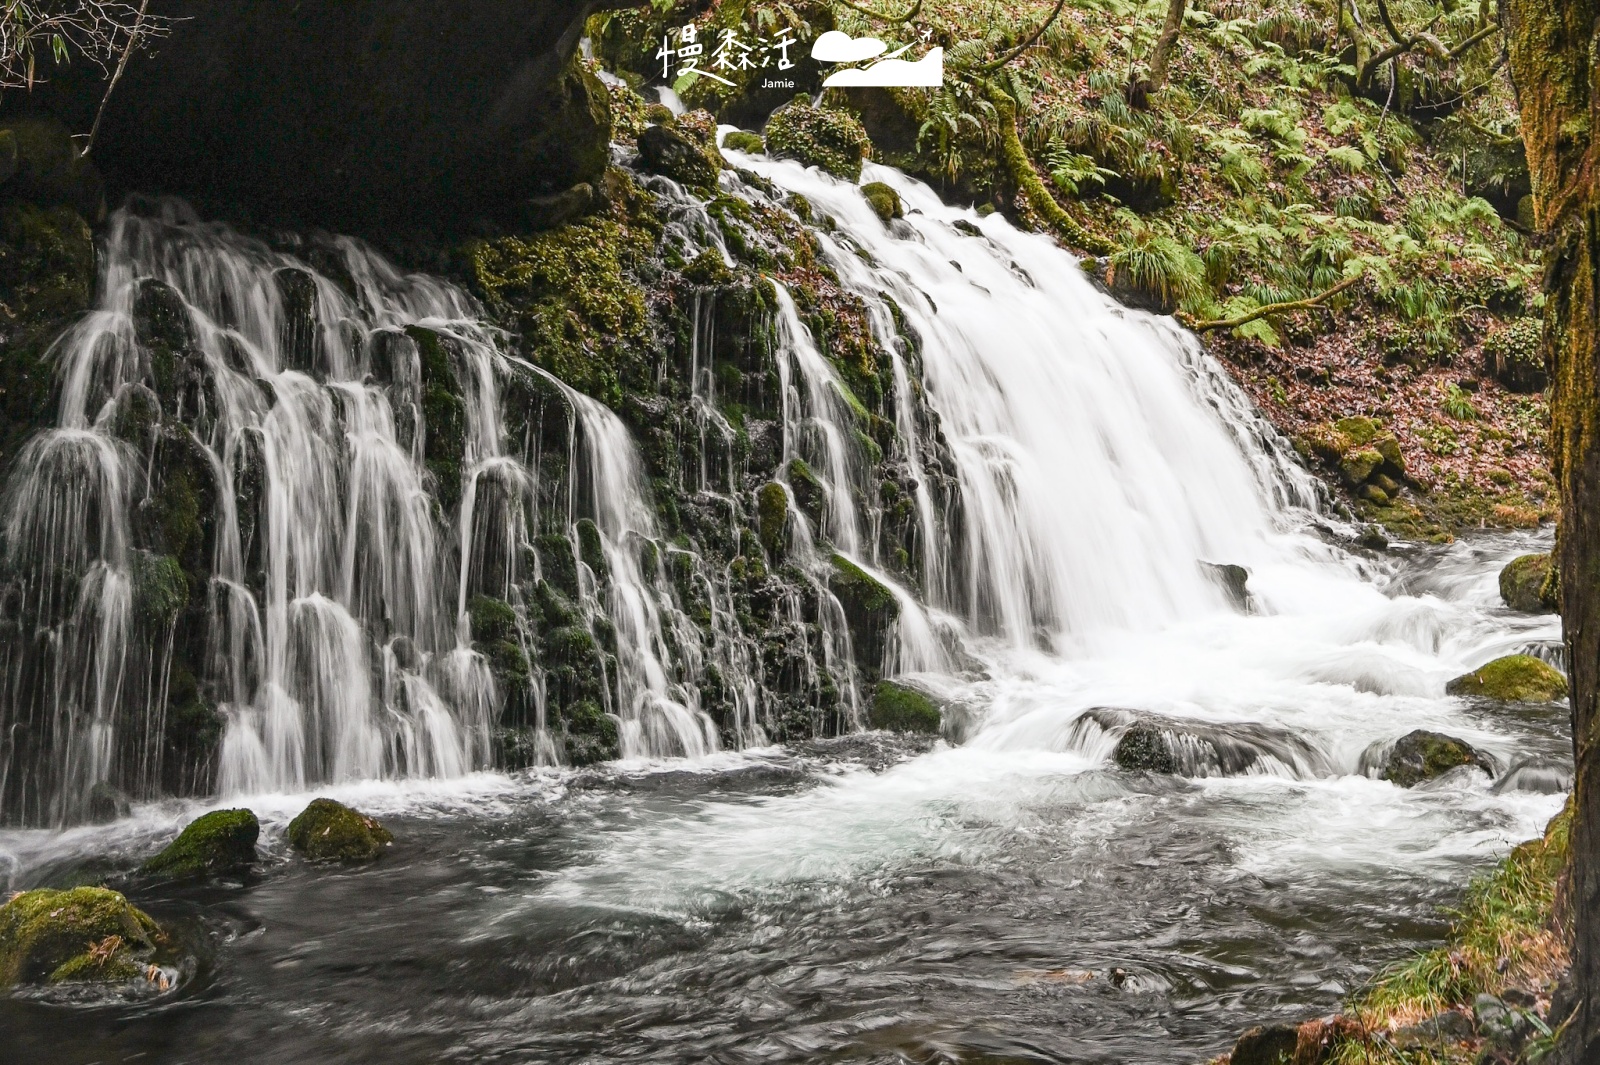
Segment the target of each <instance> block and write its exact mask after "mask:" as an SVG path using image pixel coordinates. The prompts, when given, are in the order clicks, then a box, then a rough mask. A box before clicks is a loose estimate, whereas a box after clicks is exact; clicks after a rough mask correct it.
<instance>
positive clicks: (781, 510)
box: [756, 481, 789, 557]
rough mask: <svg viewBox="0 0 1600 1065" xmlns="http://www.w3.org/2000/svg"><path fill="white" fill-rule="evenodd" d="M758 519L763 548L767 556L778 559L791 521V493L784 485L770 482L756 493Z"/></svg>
mask: <svg viewBox="0 0 1600 1065" xmlns="http://www.w3.org/2000/svg"><path fill="white" fill-rule="evenodd" d="M756 519H757V522H758V524H759V531H760V535H761V546H762V547H764V548H766V550H767V554H769V555H771V556H773V557H777V555H778V553H779V552H780V551H782V550H783V542H784V531H785V529H786V527H787V525H788V521H789V493H787V492H785V491H784V490H783V485H781V484H779V483H778V482H776V481H769V482H768V483H766V484H764V485H762V486H761V488H760V490H759V491H757V492H756Z"/></svg>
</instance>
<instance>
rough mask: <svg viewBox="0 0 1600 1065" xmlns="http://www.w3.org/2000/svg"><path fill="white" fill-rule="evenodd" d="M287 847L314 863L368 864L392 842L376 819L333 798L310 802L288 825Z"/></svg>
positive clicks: (379, 855)
mask: <svg viewBox="0 0 1600 1065" xmlns="http://www.w3.org/2000/svg"><path fill="white" fill-rule="evenodd" d="M288 836H289V845H290V846H291V847H293V848H294V849H295V850H297V851H299V852H300V853H301V854H304V855H305V856H306V857H307V858H309V859H311V860H312V861H314V862H370V861H372V860H373V859H374V858H378V857H381V856H382V854H383V852H384V851H386V850H388V849H389V844H391V843H393V842H394V834H393V833H391V832H390V831H389V830H388V829H387V828H384V827H383V825H382V824H381V823H379V822H378V821H377V820H376V819H375V818H371V817H368V816H367V815H366V814H364V813H361V812H360V811H358V810H352V809H351V808H350V807H348V806H346V805H344V804H343V803H340V802H335V801H334V800H332V799H313V800H311V805H310V806H307V807H306V808H305V810H304V811H302V812H301V814H300V816H299V817H296V818H295V819H294V820H293V821H290V822H289V832H288Z"/></svg>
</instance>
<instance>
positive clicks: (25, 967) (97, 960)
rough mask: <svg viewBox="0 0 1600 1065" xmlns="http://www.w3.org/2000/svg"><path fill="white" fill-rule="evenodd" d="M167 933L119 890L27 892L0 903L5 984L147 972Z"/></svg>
mask: <svg viewBox="0 0 1600 1065" xmlns="http://www.w3.org/2000/svg"><path fill="white" fill-rule="evenodd" d="M164 938H165V937H164V936H163V935H162V932H161V928H160V927H159V926H158V925H157V924H156V923H155V921H153V920H151V919H150V917H149V915H147V914H145V913H144V912H143V911H142V910H139V909H138V908H137V907H135V906H134V905H133V904H132V903H130V902H129V901H128V900H127V899H126V898H124V897H123V896H122V895H119V894H118V893H117V892H115V891H110V890H107V889H106V888H97V887H79V888H73V889H72V890H70V891H52V890H50V889H48V888H40V889H38V890H36V891H25V892H23V893H22V894H20V895H16V896H13V897H12V899H11V901H9V902H7V903H6V904H5V905H4V906H0V987H14V986H16V985H18V984H64V983H122V982H124V981H127V980H135V979H139V978H141V977H143V976H144V974H145V972H146V971H147V970H148V967H149V965H150V964H151V962H152V961H153V960H154V959H155V957H156V954H157V952H158V949H159V948H160V946H161V945H162V943H163V940H164Z"/></svg>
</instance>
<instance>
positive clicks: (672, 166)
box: [639, 125, 721, 188]
mask: <svg viewBox="0 0 1600 1065" xmlns="http://www.w3.org/2000/svg"><path fill="white" fill-rule="evenodd" d="M715 151H716V149H714V148H713V149H709V150H707V149H704V148H701V147H700V146H699V145H697V144H695V143H694V141H693V140H691V139H690V138H689V137H687V136H685V135H684V134H683V133H682V132H680V131H679V130H677V129H675V128H674V127H672V126H665V125H660V126H647V127H646V128H645V130H644V132H643V133H641V134H639V158H640V159H641V160H642V161H643V162H644V165H645V168H646V169H647V170H650V171H651V172H652V173H656V174H662V175H665V176H666V177H669V178H671V179H672V180H674V181H676V182H678V183H679V184H680V185H691V186H695V187H697V188H709V187H711V186H713V185H715V184H716V183H717V171H718V170H720V169H721V160H720V158H718V157H715V156H713V155H712V153H713V152H715Z"/></svg>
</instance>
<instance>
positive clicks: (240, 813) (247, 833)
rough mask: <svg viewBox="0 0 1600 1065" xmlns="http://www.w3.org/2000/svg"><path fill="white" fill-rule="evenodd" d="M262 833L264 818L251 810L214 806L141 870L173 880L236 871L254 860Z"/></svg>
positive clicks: (190, 824)
mask: <svg viewBox="0 0 1600 1065" xmlns="http://www.w3.org/2000/svg"><path fill="white" fill-rule="evenodd" d="M260 835H261V822H260V821H258V820H256V815H255V814H253V813H251V812H250V811H249V810H213V811H212V812H211V813H208V814H206V815H205V816H203V817H199V818H196V819H195V820H194V821H192V822H190V823H189V826H188V827H187V828H185V829H184V830H183V831H182V832H181V833H179V835H178V838H177V839H175V840H173V841H172V842H171V843H169V844H167V846H166V848H165V849H164V850H162V852H161V853H160V854H158V855H156V856H155V857H154V858H151V859H150V860H149V861H148V862H145V863H144V865H143V866H142V867H141V869H140V872H142V873H151V874H154V875H157V876H163V877H168V878H170V879H173V880H197V879H203V878H205V877H211V876H225V875H227V874H230V873H237V872H240V871H242V870H244V869H248V868H249V867H250V866H252V865H254V864H255V860H256V840H257V839H258V838H259V837H260Z"/></svg>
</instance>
